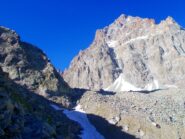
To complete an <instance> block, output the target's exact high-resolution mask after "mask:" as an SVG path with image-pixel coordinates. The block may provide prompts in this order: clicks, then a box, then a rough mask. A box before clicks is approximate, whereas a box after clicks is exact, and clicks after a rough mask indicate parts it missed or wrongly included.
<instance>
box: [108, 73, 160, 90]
mask: <svg viewBox="0 0 185 139" xmlns="http://www.w3.org/2000/svg"><path fill="white" fill-rule="evenodd" d="M156 89H159V83H158V81H157V80H154V82H153V83H149V84H147V85H146V86H145V87H144V88H139V87H136V86H134V85H133V84H131V83H129V82H127V81H125V79H124V75H123V74H120V76H119V77H118V78H117V79H116V80H115V81H114V83H113V84H112V85H110V86H109V87H108V88H106V89H105V90H106V91H115V92H120V91H153V90H156Z"/></svg>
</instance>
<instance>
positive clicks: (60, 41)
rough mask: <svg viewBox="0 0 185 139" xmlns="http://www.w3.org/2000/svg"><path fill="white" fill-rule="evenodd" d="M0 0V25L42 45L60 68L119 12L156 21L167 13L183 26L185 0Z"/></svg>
mask: <svg viewBox="0 0 185 139" xmlns="http://www.w3.org/2000/svg"><path fill="white" fill-rule="evenodd" d="M0 4H1V8H0V25H3V26H6V27H9V28H12V29H14V30H16V31H17V32H18V33H19V34H20V35H21V38H22V40H24V41H27V42H30V43H32V44H34V45H36V46H38V47H39V48H41V49H42V50H43V51H44V52H45V53H46V54H47V55H48V57H49V58H50V59H51V61H52V63H53V64H54V65H55V66H56V68H60V69H64V68H66V67H68V65H69V63H70V61H71V60H72V58H73V57H74V56H75V55H77V54H78V52H79V50H81V49H85V48H87V47H88V46H89V44H90V43H91V42H92V40H93V38H94V34H95V31H96V29H98V28H103V27H104V26H106V25H108V24H110V23H112V22H113V21H114V20H115V19H116V18H117V17H118V16H119V15H120V14H121V13H124V14H127V15H133V16H141V17H149V18H154V19H155V20H156V21H157V22H159V21H160V20H162V19H164V18H166V17H167V16H168V15H170V16H172V17H173V18H174V19H175V20H176V21H177V22H178V23H179V24H180V25H181V26H183V27H185V0H0Z"/></svg>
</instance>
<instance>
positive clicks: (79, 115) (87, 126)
mask: <svg viewBox="0 0 185 139" xmlns="http://www.w3.org/2000/svg"><path fill="white" fill-rule="evenodd" d="M63 113H64V114H65V115H66V116H67V117H68V118H69V119H71V120H73V121H76V122H78V123H79V124H80V125H81V126H82V128H83V131H82V135H80V137H81V138H82V139H104V137H103V136H102V135H101V134H100V133H99V132H97V131H96V128H95V127H94V126H93V125H92V124H91V123H90V122H89V120H88V118H87V115H86V113H85V111H84V110H83V109H82V108H81V106H80V105H77V106H76V107H75V109H74V110H72V111H69V110H64V111H63Z"/></svg>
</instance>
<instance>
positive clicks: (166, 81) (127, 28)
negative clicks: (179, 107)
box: [64, 15, 185, 91]
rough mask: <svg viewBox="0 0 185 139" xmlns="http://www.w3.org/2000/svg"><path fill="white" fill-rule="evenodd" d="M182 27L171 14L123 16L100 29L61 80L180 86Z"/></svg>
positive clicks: (123, 87)
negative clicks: (158, 18) (155, 17)
mask: <svg viewBox="0 0 185 139" xmlns="http://www.w3.org/2000/svg"><path fill="white" fill-rule="evenodd" d="M184 56H185V30H184V29H183V28H182V27H180V26H179V25H178V24H177V23H176V22H175V21H174V20H173V19H172V18H171V17H168V18H167V19H166V20H164V21H161V22H160V23H159V24H156V23H155V21H154V20H153V19H147V18H145V19H142V18H140V17H132V16H126V15H121V16H120V17H119V18H118V19H117V20H115V21H114V23H112V24H111V25H109V26H107V27H105V28H104V29H101V30H98V31H97V33H96V37H95V40H94V41H93V43H92V44H91V46H90V47H89V48H87V49H86V50H84V51H82V52H80V53H79V55H78V56H76V57H75V58H74V59H73V61H72V62H71V65H70V67H69V69H67V70H66V71H65V72H64V79H65V80H66V81H67V82H68V83H69V85H70V86H71V87H74V88H86V89H94V90H99V89H105V90H109V91H143V90H147V91H152V90H156V89H165V88H184V85H183V84H184V83H185V77H184V73H185V66H184V65H185V57H184Z"/></svg>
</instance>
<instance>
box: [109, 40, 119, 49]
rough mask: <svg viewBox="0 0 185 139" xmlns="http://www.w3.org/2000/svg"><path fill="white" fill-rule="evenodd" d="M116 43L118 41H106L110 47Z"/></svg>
mask: <svg viewBox="0 0 185 139" xmlns="http://www.w3.org/2000/svg"><path fill="white" fill-rule="evenodd" d="M117 43H118V42H117V41H108V42H107V44H108V46H109V47H110V48H114V47H116V45H117Z"/></svg>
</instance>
